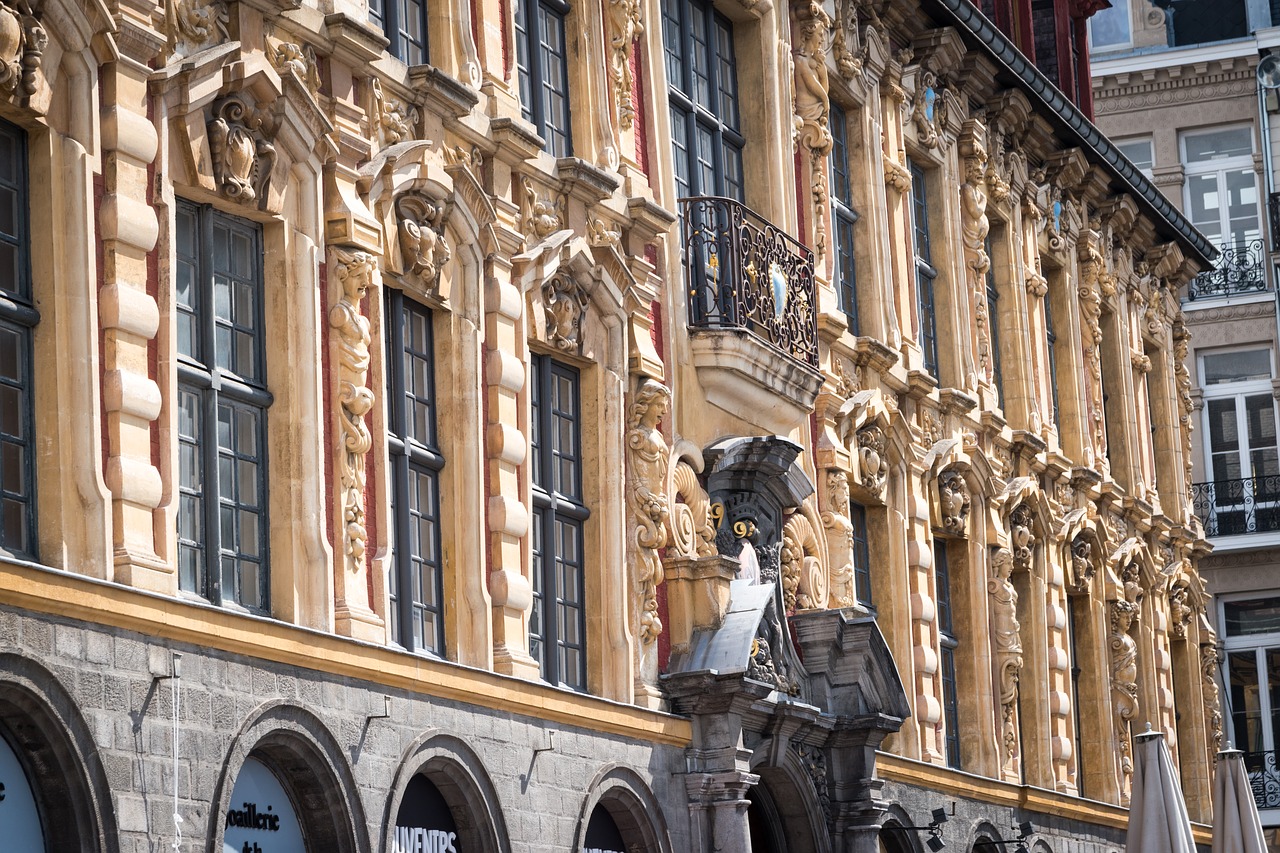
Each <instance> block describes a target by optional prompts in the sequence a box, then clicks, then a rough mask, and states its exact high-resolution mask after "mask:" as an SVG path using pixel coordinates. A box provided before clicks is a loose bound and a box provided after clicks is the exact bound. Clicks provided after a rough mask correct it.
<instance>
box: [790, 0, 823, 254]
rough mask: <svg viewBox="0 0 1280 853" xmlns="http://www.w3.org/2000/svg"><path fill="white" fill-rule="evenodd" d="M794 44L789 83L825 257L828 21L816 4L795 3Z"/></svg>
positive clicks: (817, 247)
mask: <svg viewBox="0 0 1280 853" xmlns="http://www.w3.org/2000/svg"><path fill="white" fill-rule="evenodd" d="M791 12H792V14H793V15H794V16H795V25H796V30H795V31H796V33H797V37H796V42H795V47H794V49H793V50H792V60H793V62H792V65H793V67H794V70H795V76H794V78H793V80H792V90H793V92H794V99H793V100H794V102H795V110H796V120H797V122H798V125H799V133H798V135H797V137H796V139H797V142H798V143H799V144H800V146H801V147H802V148H803V149H804V150H806V151H808V152H809V180H810V192H811V193H812V195H813V208H814V229H813V230H814V251H815V252H816V253H817V255H818V257H820V258H821V257H822V256H823V255H824V254H825V253H826V242H827V241H826V227H827V183H828V178H827V155H828V154H829V153H831V145H832V139H831V130H830V128H829V126H828V123H829V120H830V115H831V100H830V95H829V94H828V93H829V91H830V81H829V80H828V77H827V49H826V44H827V38H828V36H829V34H830V32H831V25H832V22H831V18H830V16H828V15H827V13H826V12H825V11H823V8H822V4H821V3H819V2H817V0H795V2H792V4H791Z"/></svg>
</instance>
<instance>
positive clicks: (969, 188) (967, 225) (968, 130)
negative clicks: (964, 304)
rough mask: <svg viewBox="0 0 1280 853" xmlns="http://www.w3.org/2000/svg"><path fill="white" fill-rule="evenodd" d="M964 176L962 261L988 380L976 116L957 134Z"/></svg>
mask: <svg viewBox="0 0 1280 853" xmlns="http://www.w3.org/2000/svg"><path fill="white" fill-rule="evenodd" d="M960 154H961V156H962V157H963V158H964V170H965V179H964V183H963V184H962V185H961V186H960V231H961V237H962V238H963V243H964V263H965V267H966V269H967V270H968V278H969V281H968V285H969V292H970V294H971V295H972V298H973V308H974V325H975V327H976V328H977V333H978V335H977V336H978V369H979V371H980V372H981V375H982V378H983V379H984V380H985V381H987V382H992V381H994V373H993V368H992V363H993V362H992V356H991V338H992V335H991V324H992V323H994V322H995V318H994V317H991V316H989V311H988V308H987V297H986V275H987V271H988V270H989V269H991V258H990V257H988V255H987V248H986V246H987V234H988V233H989V231H990V229H991V223H990V221H989V220H988V219H987V193H986V189H985V187H986V174H987V129H986V127H985V126H983V124H982V123H981V122H979V121H977V120H975V119H970V120H969V121H967V122H965V129H964V133H963V134H962V135H961V137H960Z"/></svg>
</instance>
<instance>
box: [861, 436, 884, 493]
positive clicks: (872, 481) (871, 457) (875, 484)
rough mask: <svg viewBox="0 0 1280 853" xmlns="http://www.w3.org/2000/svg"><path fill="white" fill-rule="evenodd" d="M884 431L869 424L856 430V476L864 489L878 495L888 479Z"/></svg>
mask: <svg viewBox="0 0 1280 853" xmlns="http://www.w3.org/2000/svg"><path fill="white" fill-rule="evenodd" d="M885 445H886V438H885V434H884V430H883V429H881V428H880V427H879V426H878V425H877V424H871V425H870V426H865V427H863V428H862V429H860V430H858V474H859V478H860V481H861V483H862V485H863V487H864V488H866V489H868V490H869V491H872V492H875V493H876V494H880V492H881V491H882V490H883V489H884V484H885V480H887V479H888V477H889V458H888V454H886V453H885Z"/></svg>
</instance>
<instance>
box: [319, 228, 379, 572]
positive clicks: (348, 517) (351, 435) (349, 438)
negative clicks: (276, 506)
mask: <svg viewBox="0 0 1280 853" xmlns="http://www.w3.org/2000/svg"><path fill="white" fill-rule="evenodd" d="M333 258H334V266H333V272H334V278H335V279H336V280H337V282H338V284H339V285H340V286H341V288H342V296H341V297H340V298H339V299H338V301H337V303H336V304H335V305H334V306H333V308H331V309H330V310H329V326H330V328H332V329H333V331H334V340H335V341H336V343H337V356H338V358H337V371H338V405H339V411H338V415H339V417H338V421H339V423H340V424H341V428H342V431H341V434H340V441H341V448H342V454H341V456H340V464H339V468H338V476H339V481H340V482H341V485H342V500H341V507H340V509H341V511H342V518H343V525H344V528H343V529H344V537H343V538H344V542H343V554H344V555H345V557H344V559H345V565H346V568H347V570H348V571H352V572H358V571H360V570H361V569H362V568H363V567H364V555H365V542H366V540H367V538H368V534H367V533H366V531H365V520H364V487H365V455H366V454H367V453H368V452H369V448H371V447H372V446H373V437H372V436H371V435H370V433H369V427H368V426H367V425H366V424H365V421H364V418H365V415H367V414H368V413H369V410H370V409H372V408H373V403H374V395H373V389H371V388H369V387H368V385H367V384H366V382H367V379H368V375H369V344H370V341H371V336H370V331H369V320H368V318H367V317H365V316H364V315H363V314H361V313H360V303H361V301H363V300H364V298H365V297H366V296H369V295H370V291H371V290H372V289H373V287H374V277H375V274H376V272H377V269H378V263H377V261H376V260H375V259H374V256H373V255H371V254H369V253H368V252H355V251H348V250H346V249H334V250H333ZM372 298H374V299H376V298H377V297H376V295H374V296H372Z"/></svg>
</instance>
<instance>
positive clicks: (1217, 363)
mask: <svg viewBox="0 0 1280 853" xmlns="http://www.w3.org/2000/svg"><path fill="white" fill-rule="evenodd" d="M1202 373H1203V376H1202V377H1201V380H1200V382H1201V384H1202V385H1218V384H1220V383H1223V382H1245V381H1248V380H1251V379H1270V378H1271V351H1270V350H1266V349H1253V350H1243V351H1240V352H1224V353H1215V354H1213V355H1206V356H1204V368H1203V371H1202Z"/></svg>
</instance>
